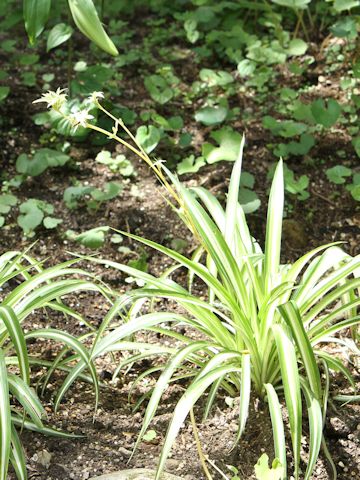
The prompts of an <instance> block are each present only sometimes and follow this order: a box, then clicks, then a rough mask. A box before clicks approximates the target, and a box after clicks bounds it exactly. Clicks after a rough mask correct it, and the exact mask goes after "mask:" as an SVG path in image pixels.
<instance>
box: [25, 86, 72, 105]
mask: <svg viewBox="0 0 360 480" xmlns="http://www.w3.org/2000/svg"><path fill="white" fill-rule="evenodd" d="M65 91H66V88H58V89H57V90H56V92H53V91H51V90H49V91H48V92H47V93H43V94H42V96H41V98H38V99H37V100H34V101H33V102H32V103H40V102H45V103H47V105H48V108H54V109H55V110H60V108H61V107H62V106H63V105H64V103H66V97H67V95H66V93H63V92H65Z"/></svg>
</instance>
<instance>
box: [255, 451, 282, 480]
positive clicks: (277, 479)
mask: <svg viewBox="0 0 360 480" xmlns="http://www.w3.org/2000/svg"><path fill="white" fill-rule="evenodd" d="M255 475H256V480H281V479H282V478H283V468H282V465H281V463H280V462H279V460H278V459H275V460H274V461H273V462H272V465H271V467H269V457H268V456H267V455H266V453H263V454H262V455H261V457H260V458H259V460H258V462H257V464H256V465H255Z"/></svg>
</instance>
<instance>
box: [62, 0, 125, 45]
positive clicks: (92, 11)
mask: <svg viewBox="0 0 360 480" xmlns="http://www.w3.org/2000/svg"><path fill="white" fill-rule="evenodd" d="M68 2H69V7H70V11H71V15H72V17H73V19H74V22H75V24H76V26H77V27H78V29H79V30H80V32H81V33H83V34H84V35H85V36H86V37H88V38H89V39H90V40H91V41H92V42H94V43H95V44H96V45H97V46H98V47H99V48H101V49H102V50H104V51H105V52H107V53H109V54H110V55H118V53H119V52H118V51H117V48H116V47H115V45H114V43H113V42H112V40H110V38H109V37H108V35H107V33H106V32H105V30H104V27H103V26H102V23H101V21H100V19H99V16H98V14H97V11H96V8H95V6H94V3H93V2H92V0H82V1H81V2H80V1H79V0H68Z"/></svg>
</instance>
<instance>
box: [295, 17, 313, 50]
mask: <svg viewBox="0 0 360 480" xmlns="http://www.w3.org/2000/svg"><path fill="white" fill-rule="evenodd" d="M295 12H296V16H297V17H298V21H299V22H300V24H301V26H302V29H303V32H304V35H305V38H306V41H307V42H309V41H310V37H309V34H308V31H307V28H306V25H305V22H304V10H301V12H299V11H298V10H295Z"/></svg>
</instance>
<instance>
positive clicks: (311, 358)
mask: <svg viewBox="0 0 360 480" xmlns="http://www.w3.org/2000/svg"><path fill="white" fill-rule="evenodd" d="M241 162H242V153H241V150H240V154H239V155H238V156H237V160H236V162H235V164H234V167H233V171H232V176H231V180H230V185H229V191H228V195H227V201H226V206H225V209H223V208H222V207H221V205H220V203H219V202H218V200H217V199H216V198H215V197H214V196H213V195H211V194H210V193H209V192H208V191H206V190H204V189H202V188H191V189H188V188H186V187H185V186H183V185H182V184H181V183H180V182H179V181H178V180H177V178H176V177H175V176H173V175H172V174H171V173H170V172H168V171H167V170H165V171H166V173H167V175H168V177H169V179H170V181H171V186H168V191H169V192H170V193H171V192H172V190H171V189H172V188H175V189H176V196H174V198H178V202H179V206H178V209H177V211H178V213H179V216H180V218H181V219H182V220H183V221H184V223H185V224H186V225H187V227H188V228H189V229H190V231H191V233H192V234H193V235H194V236H195V237H196V238H197V239H198V241H199V242H200V247H199V249H198V251H197V252H198V253H196V255H194V257H193V258H192V259H188V258H186V257H185V256H183V255H181V254H180V253H178V252H176V251H175V250H171V249H169V248H166V247H164V246H162V245H160V244H157V243H155V242H152V241H150V240H146V239H144V238H141V237H138V236H136V235H131V234H127V233H124V232H122V234H123V235H127V236H129V237H130V238H132V239H134V240H137V241H139V242H141V243H142V244H144V245H146V246H148V247H152V248H154V249H155V250H157V251H159V252H161V253H163V254H165V255H166V256H167V257H169V258H171V259H172V260H173V261H174V262H175V266H174V267H179V266H183V267H185V268H186V269H188V271H189V276H190V278H191V279H192V280H193V279H194V277H198V278H199V279H201V281H203V282H205V284H206V285H207V287H208V301H204V300H202V299H200V298H198V297H197V296H196V295H193V294H192V293H191V291H187V290H186V289H185V288H184V287H182V286H181V285H180V284H178V283H176V282H174V280H170V279H168V278H167V276H166V275H163V276H162V277H160V278H156V277H154V276H152V275H150V274H148V273H147V272H144V271H143V269H142V268H140V269H139V268H135V266H134V265H123V264H118V263H115V262H111V261H101V260H95V261H98V262H99V263H104V264H105V265H108V266H112V267H115V268H116V269H118V270H119V271H121V272H123V273H125V274H126V275H130V276H131V277H133V278H136V279H137V280H138V281H141V282H144V283H145V286H144V287H143V288H140V289H137V290H135V291H134V292H133V293H130V294H129V293H126V294H125V295H124V296H122V297H120V299H119V301H118V302H117V303H116V306H114V307H113V313H109V315H108V318H109V319H110V318H112V317H113V316H114V314H115V312H117V311H118V308H120V311H121V312H125V309H126V308H128V307H127V306H126V305H127V304H128V303H132V301H135V300H139V301H141V302H143V301H144V300H145V299H148V300H149V301H151V300H152V299H153V298H164V299H172V300H176V301H177V303H178V304H179V305H180V306H181V307H182V309H184V311H186V312H187V313H186V314H178V313H175V312H172V311H169V312H164V311H151V312H150V313H149V311H148V310H147V311H146V312H145V313H142V312H141V311H138V316H137V317H136V318H132V319H131V320H130V321H128V322H125V323H124V324H123V325H120V326H119V327H116V328H115V329H114V330H111V331H110V332H109V333H108V334H107V335H105V336H102V333H103V332H105V330H106V329H107V328H108V327H109V326H110V320H109V321H107V320H104V323H103V325H102V326H101V328H100V332H99V335H98V341H97V342H96V345H95V346H94V349H93V356H92V358H94V359H95V358H96V357H97V356H99V355H101V354H103V353H104V352H105V351H106V352H108V351H109V350H111V348H114V349H116V348H117V345H118V344H119V342H121V341H122V340H123V339H126V338H129V335H132V334H133V333H135V332H138V331H140V330H148V329H149V330H154V328H155V329H156V331H157V332H159V333H162V334H163V335H164V336H165V337H167V336H169V337H173V336H175V337H176V338H177V339H178V340H180V338H181V339H182V340H183V346H178V347H177V348H176V349H175V350H171V352H169V351H168V350H167V347H165V346H164V343H162V344H159V345H158V346H157V348H158V349H159V350H158V351H157V353H158V354H159V355H160V356H163V355H165V356H167V357H168V361H167V362H166V364H165V365H164V364H163V363H162V364H161V367H159V368H161V370H162V373H161V375H160V377H159V379H158V380H157V383H156V385H155V387H154V388H153V390H152V393H151V397H150V400H149V403H148V406H147V409H146V413H145V416H144V421H143V426H142V429H141V432H140V434H139V437H138V441H137V443H136V447H137V446H138V445H139V442H140V441H141V440H142V438H143V435H144V434H145V433H146V431H147V430H148V427H149V425H150V423H151V421H152V419H153V417H154V415H155V413H156V410H157V408H158V405H159V402H160V401H161V397H162V394H163V393H164V392H165V390H166V388H167V385H168V384H169V382H170V381H171V380H175V379H177V378H182V375H183V374H184V372H185V371H186V378H191V382H190V384H189V386H188V387H187V389H186V391H185V393H184V395H183V396H182V397H180V399H179V400H178V403H177V405H176V407H175V410H174V414H173V417H172V420H171V421H170V424H169V427H168V431H167V434H166V438H165V440H164V444H163V449H162V453H161V456H160V460H159V465H158V471H157V474H156V480H157V479H159V478H160V474H161V471H162V469H163V468H164V465H165V461H166V458H167V456H168V454H169V452H170V449H171V446H172V444H173V443H174V441H175V438H176V436H177V434H178V432H179V430H180V428H181V425H182V424H183V422H184V420H185V418H186V416H187V414H188V413H189V410H190V408H191V407H192V406H193V405H194V404H195V403H196V402H197V400H198V399H199V398H200V397H202V396H203V395H204V393H205V391H206V390H207V389H208V388H209V387H211V389H210V394H209V396H208V397H207V402H206V403H205V416H207V415H208V413H209V410H210V408H211V406H212V403H213V402H214V398H215V394H216V392H217V390H218V389H219V388H222V389H223V390H224V391H225V392H226V393H227V394H228V395H234V396H239V394H240V407H239V431H238V434H237V436H236V442H237V441H238V440H239V438H240V437H241V434H242V432H243V430H244V428H245V425H246V420H247V416H248V409H249V402H250V391H251V390H253V391H254V393H255V394H256V395H258V396H261V397H263V398H267V401H268V403H269V410H270V416H271V422H272V426H273V434H274V448H275V456H276V457H277V458H278V459H279V461H275V463H274V464H273V468H272V469H269V467H268V466H267V459H265V457H263V458H262V459H261V460H260V462H259V464H258V467H257V474H258V478H284V477H285V476H286V474H285V472H286V470H287V467H286V443H285V433H284V425H283V419H282V416H283V415H282V407H281V403H280V400H281V398H284V400H285V404H286V409H287V414H288V417H289V424H290V437H291V442H292V449H293V462H294V473H293V475H294V477H295V478H296V479H298V478H299V464H300V451H301V448H300V447H301V438H302V435H303V427H302V417H303V414H307V416H308V421H309V425H310V433H309V444H310V447H309V451H310V457H309V459H308V461H307V468H306V472H305V474H304V477H303V478H304V479H306V480H309V479H310V478H311V475H312V471H313V469H314V466H315V462H316V459H317V457H318V454H319V450H320V445H321V442H324V439H323V433H322V429H323V416H324V415H325V414H326V408H327V407H326V405H327V399H328V397H329V391H328V388H329V382H328V381H324V382H323V381H322V374H323V373H324V375H325V377H326V376H328V369H334V368H335V369H336V370H339V371H341V372H343V373H344V374H345V376H346V377H347V379H348V380H349V381H350V382H351V384H352V385H354V384H353V380H352V377H351V374H350V372H349V371H348V370H347V369H346V367H345V365H343V364H342V363H341V360H340V359H334V358H333V357H330V356H329V355H327V354H326V353H325V352H323V351H322V350H319V348H318V345H319V344H320V343H324V342H331V341H333V338H334V336H335V335H336V334H337V332H339V331H341V330H342V329H345V328H348V327H350V326H354V325H358V324H359V317H358V315H357V312H356V308H357V305H358V304H359V296H358V288H359V286H360V279H359V277H358V271H359V267H360V256H357V257H354V258H353V257H351V256H349V255H348V254H346V253H345V252H343V251H342V250H341V249H340V248H339V247H338V246H337V245H336V244H331V245H325V246H322V247H318V248H316V249H315V250H313V251H310V252H308V253H306V254H305V255H304V256H303V257H301V258H299V259H298V260H297V261H296V262H295V263H293V264H288V265H282V264H281V263H280V251H281V229H282V218H283V206H284V175H283V165H282V162H281V161H280V162H279V163H278V165H277V167H276V170H275V173H274V178H273V181H272V187H271V191H270V198H269V205H268V215H267V228H266V238H265V248H264V249H262V248H261V247H260V245H259V244H258V242H257V241H256V240H254V238H253V237H252V236H251V234H250V232H249V229H248V226H247V224H246V220H245V215H244V211H243V209H242V207H241V205H240V203H239V202H238V197H239V187H240V192H241V184H240V179H241V173H240V170H241ZM251 182H252V179H251V177H248V178H246V176H245V184H247V185H249V186H251ZM174 208H175V206H174ZM201 254H203V255H204V257H205V258H204V263H203V262H202V261H201V258H202V256H201ZM190 284H192V281H191V282H190ZM132 299H133V300H132ZM118 305H119V306H121V307H118ZM334 305H336V306H335V307H334ZM165 323H168V327H167V328H164V324H165ZM177 324H181V325H188V326H189V327H191V328H192V329H194V328H195V329H196V330H198V332H199V334H201V338H203V340H196V339H195V340H194V339H193V338H190V337H188V336H187V335H186V334H185V335H182V336H181V337H179V334H178V332H176V331H175V330H174V327H175V326H176V325H177ZM197 338H199V337H197ZM145 345H146V344H145V343H144V344H143V348H144V349H145V350H146V348H150V346H147V347H146V346H145ZM138 349H139V345H138V343H136V344H134V356H133V357H130V358H129V362H132V361H135V360H136V358H137V351H138ZM149 355H152V356H153V351H150V350H149ZM144 356H146V354H145V353H144ZM144 356H142V357H141V358H144ZM191 365H193V367H191ZM324 365H326V367H325V369H323V366H324ZM150 372H151V369H150V370H149V372H148V373H149V374H150ZM302 397H303V398H304V406H303V401H302ZM303 408H304V411H303Z"/></svg>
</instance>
